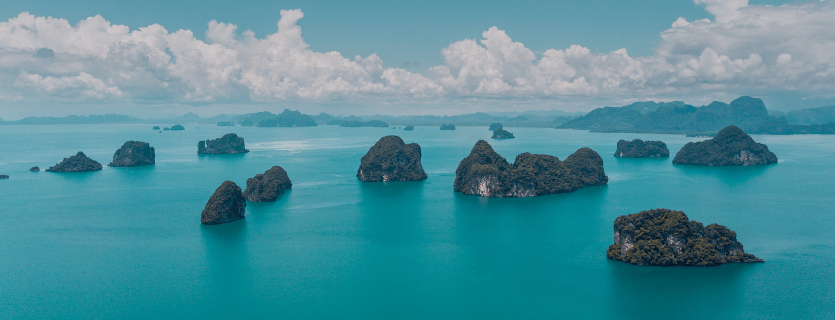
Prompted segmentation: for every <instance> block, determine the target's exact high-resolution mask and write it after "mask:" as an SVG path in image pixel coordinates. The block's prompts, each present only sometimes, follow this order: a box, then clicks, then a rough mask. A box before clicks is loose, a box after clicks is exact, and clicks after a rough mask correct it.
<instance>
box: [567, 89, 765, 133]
mask: <svg viewBox="0 0 835 320" xmlns="http://www.w3.org/2000/svg"><path fill="white" fill-rule="evenodd" d="M767 121H769V116H768V110H766V108H765V104H763V102H762V100H760V99H757V98H752V97H740V98H737V99H736V100H734V101H731V103H730V104H726V103H722V102H713V103H711V104H709V105H706V106H702V107H694V106H692V105H688V104H685V103H683V102H680V101H676V102H668V103H655V102H652V101H649V102H640V103H633V104H631V105H628V106H623V107H619V108H613V107H605V108H598V109H594V110H592V111H591V112H589V113H588V114H586V115H585V116H582V117H579V118H577V119H574V120H571V121H568V122H566V123H564V124H563V125H562V126H561V127H562V128H568V129H583V130H591V131H600V132H646V133H711V132H718V131H719V130H721V129H722V128H724V127H726V126H728V125H732V124H733V125H736V126H738V127H740V128H743V129H745V128H750V127H752V126H753V125H755V124H760V123H763V122H767Z"/></svg>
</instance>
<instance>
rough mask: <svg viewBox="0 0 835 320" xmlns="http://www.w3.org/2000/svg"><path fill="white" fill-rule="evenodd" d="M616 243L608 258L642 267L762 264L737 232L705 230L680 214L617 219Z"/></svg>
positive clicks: (661, 211) (644, 214) (664, 212)
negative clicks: (740, 240)
mask: <svg viewBox="0 0 835 320" xmlns="http://www.w3.org/2000/svg"><path fill="white" fill-rule="evenodd" d="M614 229H615V243H614V244H613V245H611V246H609V249H608V250H606V256H607V257H609V259H612V260H618V261H623V262H628V263H631V264H636V265H640V266H698V267H707V266H716V265H720V264H723V263H736V262H763V260H762V259H760V258H757V257H756V256H754V255H753V254H750V253H745V251H744V250H743V248H742V244H741V243H739V241H737V240H736V232H733V231H731V230H730V229H728V228H727V227H725V226H721V225H718V224H711V225H708V226H703V225H702V224H701V223H699V222H697V221H690V220H689V219H688V218H687V215H685V214H684V212H681V211H673V210H668V209H656V210H647V211H642V212H639V213H636V214H630V215H625V216H620V217H618V218H617V219H615V224H614Z"/></svg>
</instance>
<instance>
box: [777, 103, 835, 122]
mask: <svg viewBox="0 0 835 320" xmlns="http://www.w3.org/2000/svg"><path fill="white" fill-rule="evenodd" d="M786 121H788V123H790V124H824V123H830V122H835V106H829V107H820V108H812V109H803V110H795V111H791V112H789V113H786Z"/></svg>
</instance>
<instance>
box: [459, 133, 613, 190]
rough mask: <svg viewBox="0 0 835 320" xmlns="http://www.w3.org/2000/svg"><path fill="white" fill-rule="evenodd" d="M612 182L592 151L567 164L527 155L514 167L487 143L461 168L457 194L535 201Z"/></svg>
mask: <svg viewBox="0 0 835 320" xmlns="http://www.w3.org/2000/svg"><path fill="white" fill-rule="evenodd" d="M608 181H609V177H607V176H606V172H605V171H604V170H603V159H602V158H601V157H600V155H599V154H598V153H597V152H595V151H594V150H592V149H589V148H581V149H579V150H577V152H575V153H574V154H572V155H570V156H568V158H566V159H565V161H560V160H559V158H557V157H554V156H550V155H545V154H531V153H527V152H525V153H522V154H520V155H518V156H516V160H515V161H514V162H513V164H510V163H508V162H507V160H505V158H503V157H502V156H500V155H499V154H498V153H496V152H495V151H494V150H493V148H492V147H491V146H490V144H489V143H487V141H484V140H479V141H478V142H477V143H476V144H475V146H473V149H472V151H470V155H469V156H467V157H466V158H464V159H463V160H461V162H460V163H459V164H458V168H457V169H456V170H455V184H454V190H455V191H456V192H462V193H464V194H468V195H478V196H482V197H491V198H511V197H533V196H542V195H548V194H555V193H566V192H572V191H575V190H577V189H579V188H583V187H588V186H598V185H605V184H607V183H608Z"/></svg>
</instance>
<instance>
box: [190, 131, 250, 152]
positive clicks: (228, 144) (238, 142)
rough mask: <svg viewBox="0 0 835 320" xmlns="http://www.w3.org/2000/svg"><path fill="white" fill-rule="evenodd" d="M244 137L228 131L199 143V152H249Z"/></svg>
mask: <svg viewBox="0 0 835 320" xmlns="http://www.w3.org/2000/svg"><path fill="white" fill-rule="evenodd" d="M247 152H249V150H247V149H246V144H245V143H244V138H241V137H238V135H237V134H234V133H227V134H225V135H223V137H220V138H217V139H214V140H204V141H200V142H198V143H197V153H198V154H237V153H247Z"/></svg>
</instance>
